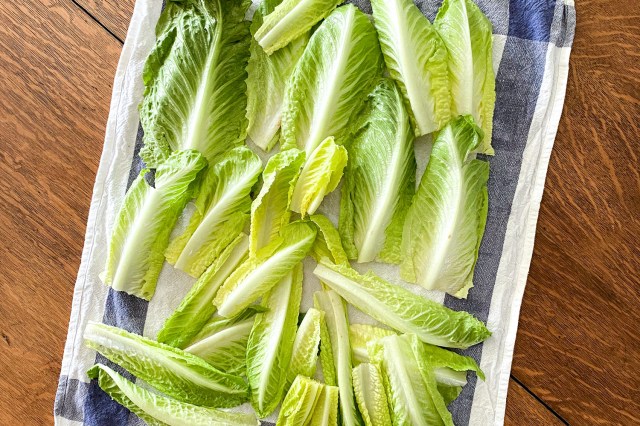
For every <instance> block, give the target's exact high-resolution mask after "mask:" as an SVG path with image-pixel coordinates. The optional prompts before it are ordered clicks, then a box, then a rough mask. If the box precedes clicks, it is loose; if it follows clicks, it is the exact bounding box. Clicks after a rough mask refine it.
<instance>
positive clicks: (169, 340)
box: [157, 234, 249, 358]
mask: <svg viewBox="0 0 640 426" xmlns="http://www.w3.org/2000/svg"><path fill="white" fill-rule="evenodd" d="M248 253H249V237H247V235H246V234H241V235H240V236H239V237H237V238H236V239H235V240H234V241H233V242H232V243H231V244H230V245H229V246H228V247H227V248H226V249H225V250H224V251H223V252H222V254H221V255H220V256H219V257H218V259H216V261H215V262H214V263H213V265H211V266H210V267H209V268H208V269H207V270H206V271H205V272H204V273H203V274H202V275H201V276H200V278H198V281H196V283H195V284H194V285H193V287H191V289H190V290H189V292H188V293H187V295H186V296H185V297H184V299H182V302H180V305H179V306H178V307H177V308H176V310H175V311H174V312H173V313H172V314H171V316H169V318H167V319H166V320H165V322H164V325H163V326H162V329H160V331H159V332H158V338H157V340H158V342H160V343H166V344H167V345H171V346H175V347H177V348H184V347H185V346H186V345H187V344H188V343H189V341H191V339H193V337H194V336H195V335H196V334H197V333H198V332H199V331H200V330H201V329H202V327H203V326H204V325H205V324H206V323H207V321H208V320H209V318H210V317H211V316H212V315H213V314H214V313H215V310H216V309H215V306H213V298H214V297H215V295H216V293H217V292H218V289H219V288H220V286H221V285H222V284H223V283H224V281H225V280H226V279H227V278H228V277H229V275H231V273H232V272H233V271H234V270H235V268H236V267H237V266H238V264H240V263H241V262H242V261H243V260H245V259H246V258H247V255H248ZM201 358H203V357H201Z"/></svg>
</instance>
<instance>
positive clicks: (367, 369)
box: [353, 363, 392, 426]
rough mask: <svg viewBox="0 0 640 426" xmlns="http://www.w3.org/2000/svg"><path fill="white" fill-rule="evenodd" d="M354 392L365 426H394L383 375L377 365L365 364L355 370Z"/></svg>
mask: <svg viewBox="0 0 640 426" xmlns="http://www.w3.org/2000/svg"><path fill="white" fill-rule="evenodd" d="M353 390H354V392H355V394H356V401H358V407H359V408H360V413H361V414H362V419H363V420H364V424H365V426H389V425H391V424H392V423H391V416H390V415H389V407H388V406H387V395H386V394H385V390H384V381H383V379H382V373H381V372H380V370H379V369H378V367H377V366H376V365H374V364H368V363H363V364H360V365H358V366H357V367H355V368H354V369H353Z"/></svg>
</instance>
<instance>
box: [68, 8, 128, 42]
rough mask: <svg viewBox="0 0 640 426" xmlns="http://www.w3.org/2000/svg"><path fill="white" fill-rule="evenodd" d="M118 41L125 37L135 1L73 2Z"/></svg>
mask: <svg viewBox="0 0 640 426" xmlns="http://www.w3.org/2000/svg"><path fill="white" fill-rule="evenodd" d="M73 1H74V3H77V4H78V5H79V6H80V7H82V8H83V9H84V10H86V11H87V12H88V13H89V14H90V15H91V16H92V17H94V18H95V19H96V20H97V21H99V22H100V23H101V24H102V25H104V26H105V27H106V28H107V29H108V30H109V31H111V32H112V33H113V34H114V35H115V36H116V37H117V38H118V39H119V40H120V41H123V40H124V39H125V38H126V36H127V29H128V28H129V21H131V14H132V13H133V6H134V5H135V3H136V2H135V0H73Z"/></svg>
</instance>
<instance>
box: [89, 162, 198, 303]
mask: <svg viewBox="0 0 640 426" xmlns="http://www.w3.org/2000/svg"><path fill="white" fill-rule="evenodd" d="M206 163H207V162H206V160H205V159H204V158H203V157H202V155H200V154H199V153H198V152H196V151H194V150H186V151H178V152H174V153H173V154H172V155H170V156H169V157H168V158H167V160H166V161H165V162H164V163H163V164H162V165H161V166H160V167H158V169H157V170H156V175H155V188H154V187H151V186H150V185H149V184H148V183H147V182H146V181H145V178H144V175H145V174H146V172H147V170H143V172H142V173H141V174H140V176H138V178H137V179H136V180H135V181H134V182H133V184H132V185H131V188H129V191H128V192H127V195H125V198H124V201H123V203H122V206H121V207H120V211H119V212H118V216H117V217H116V222H115V224H114V229H113V233H112V235H111V241H110V242H109V252H108V258H107V264H106V269H105V271H104V272H103V274H102V275H101V279H102V281H103V282H104V283H105V284H108V285H110V286H111V287H113V289H114V290H118V291H124V292H127V293H129V294H133V295H135V296H137V297H140V298H143V299H146V300H150V299H151V297H152V296H153V294H154V293H155V289H156V284H157V282H158V275H160V270H161V269H162V265H163V263H164V251H165V249H166V248H167V245H168V244H169V236H170V234H171V231H172V229H173V227H174V226H175V224H176V221H177V220H178V217H179V216H180V213H181V212H182V210H183V209H184V207H185V205H186V204H187V201H188V200H189V198H190V197H191V194H192V190H193V183H194V181H195V180H196V178H197V176H198V173H199V172H200V170H202V169H203V168H204V167H205V166H206Z"/></svg>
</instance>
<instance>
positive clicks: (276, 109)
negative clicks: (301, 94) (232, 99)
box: [247, 0, 309, 151]
mask: <svg viewBox="0 0 640 426" xmlns="http://www.w3.org/2000/svg"><path fill="white" fill-rule="evenodd" d="M279 3H280V0H263V1H262V3H260V6H259V7H258V9H257V10H256V12H255V14H254V15H253V21H252V23H251V33H252V34H255V33H256V31H257V30H258V28H260V25H262V18H263V16H266V15H268V14H270V13H271V12H273V9H275V7H276V6H277V5H278V4H279ZM308 42H309V34H308V33H306V34H303V35H301V36H300V37H298V38H296V39H295V40H293V41H292V42H291V43H289V44H288V45H287V46H286V47H283V48H282V49H279V50H278V51H277V52H274V53H273V54H272V55H271V56H269V55H267V54H266V53H265V51H264V50H263V49H262V47H261V46H260V45H259V44H258V42H257V41H256V40H255V38H252V39H251V47H250V50H251V57H250V58H249V64H248V65H247V74H248V76H247V119H248V120H249V124H248V128H247V133H248V134H249V137H250V138H251V140H252V141H253V143H255V144H256V145H257V146H259V147H260V148H262V149H263V150H265V151H270V150H271V148H273V146H274V145H275V143H276V142H277V141H278V138H279V130H280V120H281V117H282V103H283V101H284V91H285V86H286V83H287V80H288V79H289V76H290V75H291V73H292V72H293V68H294V67H295V66H296V64H297V63H298V59H300V56H302V52H304V48H305V46H306V45H307V43H308Z"/></svg>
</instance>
